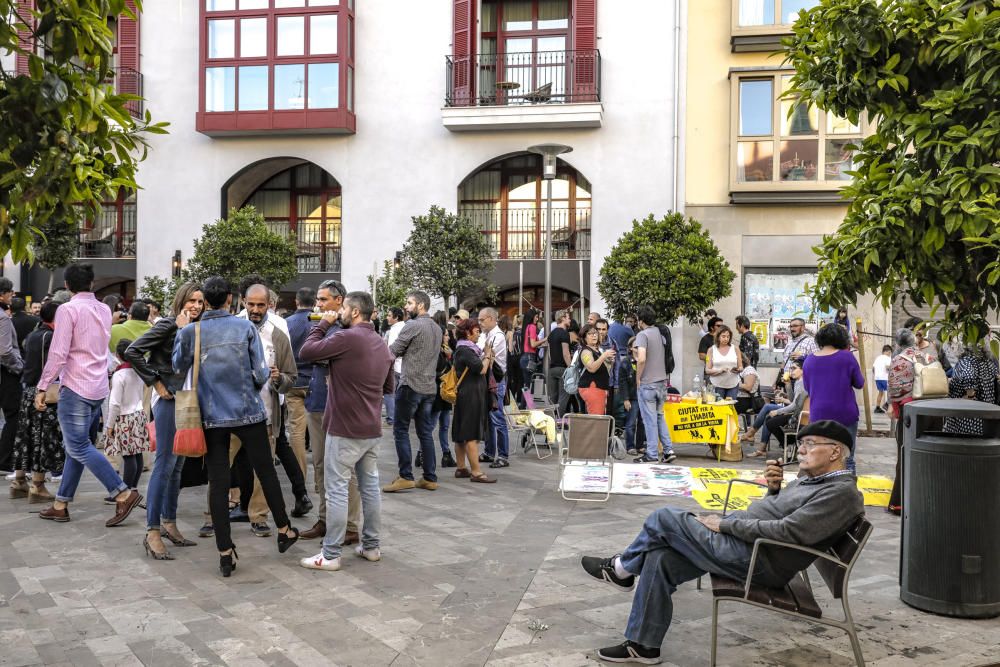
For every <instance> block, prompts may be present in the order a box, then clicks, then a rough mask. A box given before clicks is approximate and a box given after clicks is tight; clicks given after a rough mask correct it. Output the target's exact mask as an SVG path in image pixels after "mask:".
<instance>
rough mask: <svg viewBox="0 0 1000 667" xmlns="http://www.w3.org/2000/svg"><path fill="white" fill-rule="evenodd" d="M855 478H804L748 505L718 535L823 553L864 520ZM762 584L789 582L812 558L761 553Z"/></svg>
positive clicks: (726, 521) (790, 553) (791, 553)
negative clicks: (776, 541)
mask: <svg viewBox="0 0 1000 667" xmlns="http://www.w3.org/2000/svg"><path fill="white" fill-rule="evenodd" d="M857 485H858V480H857V478H856V477H855V476H854V475H851V474H846V475H836V476H833V477H820V478H816V479H815V480H809V478H806V477H802V478H799V479H796V480H793V481H792V482H791V483H789V484H788V486H786V487H785V488H784V489H782V490H780V491H769V492H768V495H766V496H764V497H763V498H761V499H760V500H758V501H756V502H754V503H752V504H751V505H750V507H749V508H748V509H747V510H746V511H739V512H733V513H732V514H730V515H729V516H727V517H726V518H724V519H723V520H722V523H721V525H720V526H719V530H720V531H721V532H723V533H725V534H727V535H732V536H733V537H737V538H739V539H741V540H743V541H745V542H751V543H752V542H753V541H754V540H756V539H757V538H758V537H764V538H768V539H772V540H779V541H781V542H791V543H793V544H799V545H801V546H806V547H813V548H816V549H820V550H822V549H825V548H827V547H828V546H829V545H830V544H831V543H832V541H833V540H835V539H836V538H838V537H840V536H841V535H843V534H844V532H845V531H846V530H847V529H848V528H849V527H850V525H851V523H852V522H853V521H854V520H855V519H857V518H858V516H860V515H862V514H864V511H865V506H864V496H862V495H861V492H860V491H858V486H857ZM761 556H762V558H763V561H764V563H763V566H764V570H763V573H764V575H765V579H766V580H773V579H777V580H778V581H783V582H787V581H788V580H790V579H791V578H792V576H794V575H795V573H796V572H799V571H801V570H804V569H805V568H806V567H808V566H809V564H810V563H812V561H813V560H815V558H814V557H813V556H811V555H809V554H806V553H802V552H796V551H792V550H790V549H775V548H773V547H769V548H762V550H761Z"/></svg>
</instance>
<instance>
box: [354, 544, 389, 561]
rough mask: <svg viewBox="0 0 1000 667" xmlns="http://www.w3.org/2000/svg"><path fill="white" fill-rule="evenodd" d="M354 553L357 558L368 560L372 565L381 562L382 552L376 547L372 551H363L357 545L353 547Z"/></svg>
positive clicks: (363, 549)
mask: <svg viewBox="0 0 1000 667" xmlns="http://www.w3.org/2000/svg"><path fill="white" fill-rule="evenodd" d="M354 553H356V554H357V555H358V557H359V558H364V559H365V560H369V561H371V562H373V563H375V562H377V561H380V560H382V552H381V551H380V550H379V548H378V547H375V548H374V549H365V548H364V547H363V546H361V545H360V544H359V545H358V546H356V547H354Z"/></svg>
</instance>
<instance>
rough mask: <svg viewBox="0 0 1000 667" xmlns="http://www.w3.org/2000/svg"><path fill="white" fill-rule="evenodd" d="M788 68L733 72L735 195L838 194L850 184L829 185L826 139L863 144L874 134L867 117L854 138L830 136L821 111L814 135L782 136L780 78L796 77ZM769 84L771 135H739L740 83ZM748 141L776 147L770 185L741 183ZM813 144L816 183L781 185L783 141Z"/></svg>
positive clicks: (732, 189) (732, 167)
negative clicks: (743, 144)
mask: <svg viewBox="0 0 1000 667" xmlns="http://www.w3.org/2000/svg"><path fill="white" fill-rule="evenodd" d="M793 73H794V70H792V69H788V68H776V69H757V68H748V69H747V70H740V71H737V70H731V71H730V73H729V80H730V127H729V137H730V141H729V144H730V145H729V189H730V192H732V193H739V192H799V193H806V192H836V191H838V190H840V189H841V188H843V187H844V186H845V185H847V184H848V183H850V182H851V181H841V180H837V181H828V180H826V179H825V172H826V150H825V148H826V141H827V139H834V138H836V139H857V141H858V142H859V143H860V142H861V140H862V139H864V137H866V136H868V135H869V134H871V127H870V124H869V123H868V121H867V119H866V118H865V117H862V119H861V122H860V132H858V133H851V134H828V133H827V130H826V125H827V123H826V120H827V113H826V112H824V111H821V110H817V111H818V114H819V116H818V132H817V133H816V134H815V135H803V136H798V135H795V136H782V134H781V124H782V120H783V119H782V118H781V100H780V99H778V98H779V95H780V94H781V77H783V76H788V75H790V74H793ZM755 80H756V81H762V80H770V81H771V82H772V92H773V95H772V97H773V99H772V101H771V134H770V135H760V136H757V135H746V136H741V135H740V134H739V119H740V83H741V82H744V81H755ZM741 140H745V141H768V140H770V141H771V142H772V145H773V153H772V155H773V159H772V167H771V180H770V181H739V180H738V179H737V174H738V172H739V164H738V161H737V156H738V149H739V143H740V141H741ZM798 140H811V141H815V142H816V144H817V163H816V175H817V177H816V180H804V181H782V180H781V175H780V171H781V143H782V141H798Z"/></svg>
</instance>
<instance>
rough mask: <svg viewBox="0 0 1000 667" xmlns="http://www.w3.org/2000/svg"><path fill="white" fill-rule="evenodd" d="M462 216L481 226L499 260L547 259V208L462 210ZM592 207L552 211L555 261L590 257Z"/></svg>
mask: <svg viewBox="0 0 1000 667" xmlns="http://www.w3.org/2000/svg"><path fill="white" fill-rule="evenodd" d="M460 214H461V215H462V216H464V217H466V218H468V219H469V220H471V221H472V222H474V223H475V224H476V226H477V227H479V230H480V231H481V232H482V233H483V235H484V236H486V238H487V240H488V241H489V242H490V247H491V248H492V249H493V256H494V257H495V258H496V259H541V258H543V257H545V207H544V206H543V207H542V208H529V209H493V208H488V209H486V208H475V207H462V209H461V210H460ZM590 220H591V214H590V208H581V207H577V208H575V209H572V208H553V209H552V257H553V259H589V258H590V229H591V226H590Z"/></svg>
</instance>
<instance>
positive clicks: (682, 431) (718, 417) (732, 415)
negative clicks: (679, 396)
mask: <svg viewBox="0 0 1000 667" xmlns="http://www.w3.org/2000/svg"><path fill="white" fill-rule="evenodd" d="M663 414H664V416H665V417H666V419H667V428H668V429H669V430H670V440H671V442H674V443H681V444H685V443H687V444H691V443H694V444H701V443H704V444H706V445H725V444H729V443H731V442H736V435H737V433H738V431H739V420H738V419H737V417H736V409H735V408H734V407H733V406H732V405H718V404H715V403H683V402H681V403H665V404H664V405H663Z"/></svg>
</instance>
